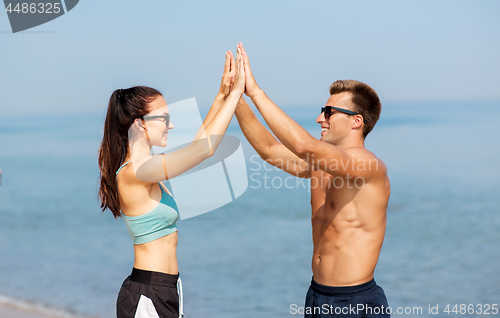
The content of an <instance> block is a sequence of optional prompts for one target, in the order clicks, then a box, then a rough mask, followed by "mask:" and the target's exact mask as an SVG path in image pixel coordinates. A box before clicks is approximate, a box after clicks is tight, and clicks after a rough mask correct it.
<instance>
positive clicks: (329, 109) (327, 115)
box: [321, 106, 366, 124]
mask: <svg viewBox="0 0 500 318" xmlns="http://www.w3.org/2000/svg"><path fill="white" fill-rule="evenodd" d="M332 109H334V110H336V111H339V112H341V113H344V114H347V115H361V114H360V113H357V112H355V111H352V110H349V109H344V108H339V107H334V106H325V107H321V112H322V113H323V112H324V113H325V119H326V120H329V119H330V116H332V114H333V113H332ZM361 116H363V115H361ZM363 122H364V123H365V124H366V120H365V118H364V117H363Z"/></svg>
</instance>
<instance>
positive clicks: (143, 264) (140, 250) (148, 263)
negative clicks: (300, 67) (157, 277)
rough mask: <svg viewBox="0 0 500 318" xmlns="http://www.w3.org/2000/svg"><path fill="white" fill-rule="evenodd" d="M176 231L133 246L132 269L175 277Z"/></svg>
mask: <svg viewBox="0 0 500 318" xmlns="http://www.w3.org/2000/svg"><path fill="white" fill-rule="evenodd" d="M178 237H179V236H178V234H177V231H176V232H174V233H172V234H169V235H166V236H163V237H161V238H159V239H157V240H154V241H151V242H148V243H144V244H137V245H134V252H135V261H134V267H135V268H137V269H143V270H148V271H153V272H161V273H167V274H173V275H176V274H177V273H179V268H178V265H177V240H178Z"/></svg>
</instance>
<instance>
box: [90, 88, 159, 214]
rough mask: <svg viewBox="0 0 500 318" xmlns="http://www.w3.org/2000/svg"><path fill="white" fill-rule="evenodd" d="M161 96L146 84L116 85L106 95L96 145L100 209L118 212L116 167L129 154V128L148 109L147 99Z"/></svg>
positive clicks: (147, 111) (148, 101) (148, 100)
mask: <svg viewBox="0 0 500 318" xmlns="http://www.w3.org/2000/svg"><path fill="white" fill-rule="evenodd" d="M158 96H162V95H161V93H160V92H159V91H157V90H156V89H154V88H150V87H146V86H135V87H131V88H127V89H117V90H116V91H114V92H113V94H111V97H110V99H109V106H108V112H107V114H106V120H105V121H104V134H103V137H102V142H101V146H100V147H99V171H100V174H99V179H100V187H99V199H100V201H101V208H102V211H103V212H104V210H106V209H109V210H110V211H111V212H112V213H113V215H114V217H115V218H117V217H119V216H121V212H120V200H119V198H118V188H117V185H116V171H117V170H118V168H119V167H120V165H121V164H122V163H123V160H124V159H125V158H126V156H127V154H128V150H129V149H128V129H129V128H130V126H131V125H132V124H133V123H134V120H136V119H137V118H139V117H141V116H144V115H146V114H147V113H149V110H148V109H149V103H150V102H152V101H153V100H154V99H155V98H156V97H158Z"/></svg>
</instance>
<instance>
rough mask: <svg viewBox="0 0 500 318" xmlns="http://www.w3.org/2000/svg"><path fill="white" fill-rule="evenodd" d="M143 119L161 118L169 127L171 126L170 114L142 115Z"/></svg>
mask: <svg viewBox="0 0 500 318" xmlns="http://www.w3.org/2000/svg"><path fill="white" fill-rule="evenodd" d="M141 119H143V120H150V119H161V120H162V121H163V122H164V123H165V125H166V126H167V127H168V126H170V114H165V115H154V116H153V115H151V116H142V117H141Z"/></svg>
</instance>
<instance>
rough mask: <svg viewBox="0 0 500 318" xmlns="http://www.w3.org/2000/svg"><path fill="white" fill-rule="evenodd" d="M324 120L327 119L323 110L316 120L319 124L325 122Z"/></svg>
mask: <svg viewBox="0 0 500 318" xmlns="http://www.w3.org/2000/svg"><path fill="white" fill-rule="evenodd" d="M324 121H325V113H324V112H322V113H321V114H319V116H318V118H316V122H317V123H318V124H321V123H322V122H324Z"/></svg>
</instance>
